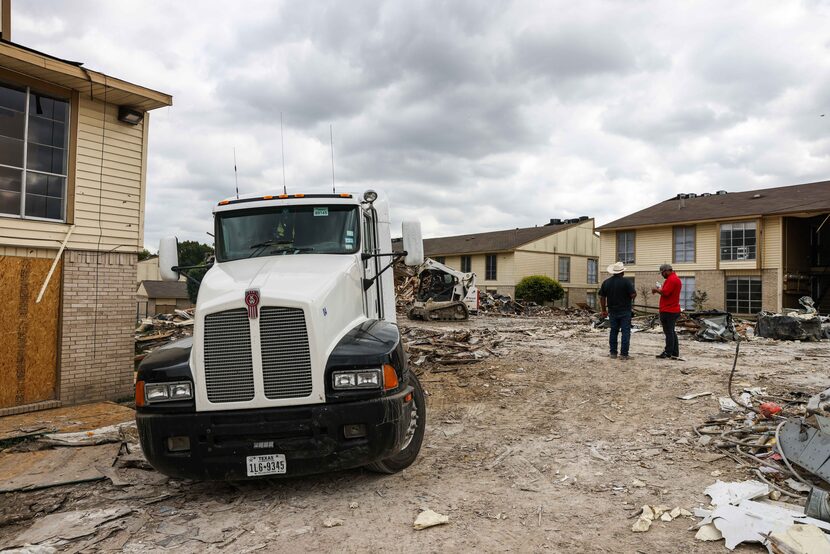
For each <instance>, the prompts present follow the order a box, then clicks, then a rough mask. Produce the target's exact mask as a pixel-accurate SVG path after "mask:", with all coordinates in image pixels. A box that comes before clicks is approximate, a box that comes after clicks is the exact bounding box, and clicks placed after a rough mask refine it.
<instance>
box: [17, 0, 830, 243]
mask: <svg viewBox="0 0 830 554" xmlns="http://www.w3.org/2000/svg"><path fill="white" fill-rule="evenodd" d="M136 13H140V14H141V17H138V18H136V17H135V14H136ZM44 14H48V15H44ZM828 20H830V7H828V5H827V3H822V2H812V1H811V2H805V3H801V4H798V3H779V4H774V5H765V8H764V9H763V10H761V9H759V8H758V6H757V3H755V2H751V1H749V0H744V1H737V2H731V3H729V4H728V5H725V4H723V3H722V2H718V1H716V0H704V1H703V2H698V3H694V4H676V3H673V4H665V3H660V2H652V1H648V0H642V1H639V2H624V3H623V2H615V1H609V0H586V1H585V2H580V3H578V4H575V3H573V2H564V1H556V2H541V1H538V0H537V1H530V0H528V1H523V0H515V1H514V0H499V1H494V2H479V1H477V0H459V1H453V2H444V1H439V0H416V1H413V2H405V3H404V2H374V1H364V0H357V1H355V2H338V1H335V0H328V1H320V2H313V3H308V2H306V3H301V2H273V1H270V0H252V1H250V2H245V3H240V4H228V3H227V2H220V1H218V0H210V1H205V2H200V3H199V4H198V10H196V9H194V4H192V3H187V2H177V3H170V2H165V1H163V0H148V1H144V2H140V3H139V2H138V1H137V0H133V1H126V0H125V1H123V2H107V1H106V0H79V1H77V2H73V3H71V4H69V3H54V2H48V1H47V0H27V1H26V2H23V1H17V2H15V3H14V36H15V39H16V40H17V41H19V42H21V43H23V44H25V45H27V46H31V47H33V48H36V49H41V50H44V51H47V52H49V53H52V54H54V55H57V56H60V57H64V58H68V59H76V60H81V61H84V62H85V63H86V65H87V66H89V67H92V68H95V69H99V70H102V71H105V72H108V73H110V74H112V75H115V76H118V77H121V78H124V79H127V80H131V81H133V82H136V83H139V84H142V85H145V86H149V87H151V88H155V89H158V90H163V91H165V92H170V93H172V94H173V95H174V98H175V106H174V107H172V108H170V109H162V110H158V111H157V112H155V113H153V114H152V117H151V121H152V123H151V127H150V128H151V137H150V159H149V168H148V198H147V210H146V216H147V221H146V225H145V229H146V237H145V239H146V244H147V245H148V246H151V247H152V246H153V245H155V244H157V242H158V238H159V237H160V236H162V235H166V234H169V233H171V232H175V233H177V234H179V236H180V237H181V238H192V239H198V240H205V239H206V238H207V235H205V232H206V231H209V230H210V229H211V225H212V224H211V217H210V215H209V214H210V210H211V208H212V206H213V205H215V202H216V201H218V200H219V199H221V198H223V197H226V196H229V195H231V194H233V191H234V176H233V171H232V165H233V149H234V147H236V151H237V159H238V165H239V168H240V171H239V184H240V189H241V190H242V191H243V192H254V191H257V190H261V191H275V190H280V189H281V186H282V155H281V146H282V145H281V140H280V113H282V114H283V119H284V135H285V154H286V155H285V173H286V179H287V182H288V186H289V187H290V188H291V189H292V190H294V191H300V190H304V191H307V192H323V191H326V190H328V188H329V186H330V183H331V165H330V164H331V160H330V150H329V125H330V124H332V125H333V128H334V148H335V157H336V160H335V165H336V168H335V169H336V171H335V172H336V178H337V182H338V186H340V187H343V190H345V189H351V190H353V191H356V192H359V191H361V190H363V189H364V188H368V187H373V188H379V189H384V190H386V191H387V192H388V194H389V195H390V197H391V198H392V200H393V206H392V207H393V218H394V221H396V222H398V221H400V220H401V219H402V218H404V217H418V218H421V219H422V221H423V225H424V230H425V234H426V236H435V235H438V234H450V233H452V234H455V233H463V232H470V231H483V230H492V229H498V228H511V227H518V226H528V225H536V224H543V223H544V222H545V221H547V220H548V219H550V218H551V217H573V216H579V215H590V216H596V217H597V219H598V220H599V221H600V222H605V221H609V220H612V219H616V218H617V217H620V216H622V215H625V214H626V213H628V212H631V211H634V210H637V209H640V208H643V207H645V206H647V205H649V204H651V203H653V202H656V201H659V200H662V199H664V198H666V197H669V196H672V195H673V194H675V193H676V192H680V191H688V192H703V191H711V190H717V189H728V190H746V189H748V188H753V187H759V186H774V185H784V184H794V183H798V182H807V181H810V180H818V179H823V178H827V177H828V175H830V138H828V137H830V133H828V131H830V79H828V78H827V75H830V71H828V70H830V56H828V47H830V43H829V42H828V40H827V38H826V36H827V35H826V29H827V28H828V23H830V21H828ZM124 21H130V25H124V24H123V22H124ZM821 113H824V114H826V116H825V117H824V118H822V117H820V114H821Z"/></svg>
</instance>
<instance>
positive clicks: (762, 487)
mask: <svg viewBox="0 0 830 554" xmlns="http://www.w3.org/2000/svg"><path fill="white" fill-rule="evenodd" d="M769 491H770V488H769V485H767V484H766V483H761V482H760V481H736V482H724V481H721V480H720V479H718V480H717V481H716V482H715V483H714V484H713V485H709V486H708V487H706V489H705V490H704V491H703V493H704V494H706V495H708V496H709V497H711V498H712V505H713V506H724V505H727V504H734V505H737V504H740V503H741V502H742V501H744V500H751V499H753V498H758V497H759V496H766V495H768V494H769Z"/></svg>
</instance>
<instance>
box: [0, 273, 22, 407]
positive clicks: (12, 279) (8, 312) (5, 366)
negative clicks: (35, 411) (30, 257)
mask: <svg viewBox="0 0 830 554" xmlns="http://www.w3.org/2000/svg"><path fill="white" fill-rule="evenodd" d="M23 261H24V259H23V258H12V257H3V258H0V298H3V302H0V408H9V407H11V406H17V401H16V397H17V365H18V363H17V362H18V360H17V350H18V325H17V322H18V317H19V313H20V272H21V269H22V267H23Z"/></svg>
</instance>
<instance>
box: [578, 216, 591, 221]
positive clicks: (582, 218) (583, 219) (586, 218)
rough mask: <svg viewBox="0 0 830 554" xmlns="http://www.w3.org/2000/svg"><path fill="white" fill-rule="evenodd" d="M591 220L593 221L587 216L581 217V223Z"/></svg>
mask: <svg viewBox="0 0 830 554" xmlns="http://www.w3.org/2000/svg"><path fill="white" fill-rule="evenodd" d="M589 219H591V218H590V217H588V216H587V215H581V216H579V221H588V220H589Z"/></svg>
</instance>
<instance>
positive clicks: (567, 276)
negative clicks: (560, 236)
mask: <svg viewBox="0 0 830 554" xmlns="http://www.w3.org/2000/svg"><path fill="white" fill-rule="evenodd" d="M570 280H571V259H570V258H568V257H563V256H559V282H560V283H567V282H568V281H570Z"/></svg>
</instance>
